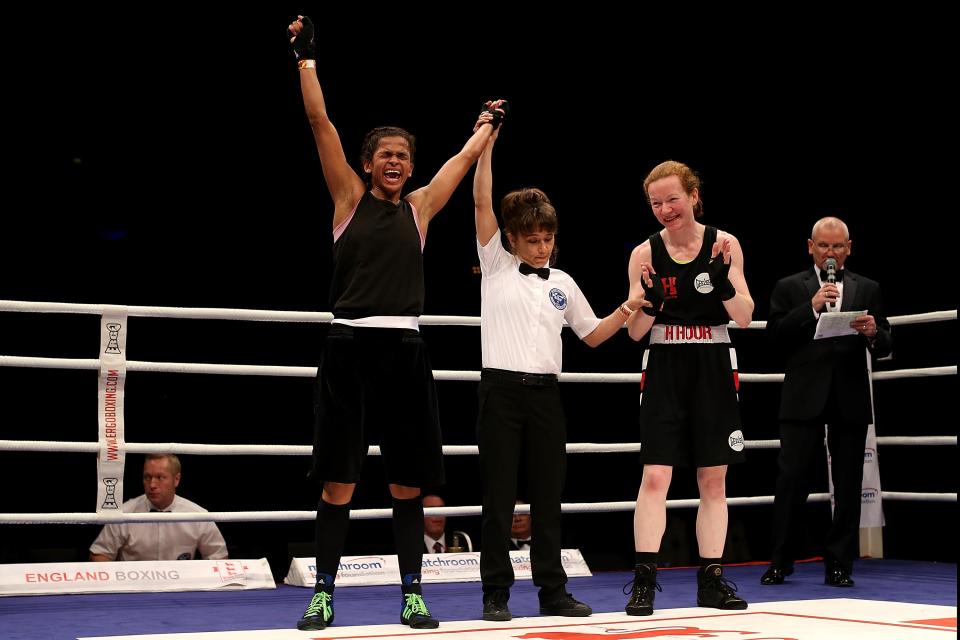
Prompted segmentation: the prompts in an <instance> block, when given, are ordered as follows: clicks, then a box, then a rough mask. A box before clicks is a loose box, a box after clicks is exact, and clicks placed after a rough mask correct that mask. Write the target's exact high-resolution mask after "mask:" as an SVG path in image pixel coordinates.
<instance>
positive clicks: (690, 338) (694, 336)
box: [650, 324, 730, 344]
mask: <svg viewBox="0 0 960 640" xmlns="http://www.w3.org/2000/svg"><path fill="white" fill-rule="evenodd" d="M728 342H730V332H729V330H728V329H727V327H726V325H722V324H721V325H716V326H713V327H711V326H706V325H700V324H697V325H683V324H655V325H653V326H652V327H651V328H650V344H724V343H728Z"/></svg>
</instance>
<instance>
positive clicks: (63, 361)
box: [0, 356, 957, 384]
mask: <svg viewBox="0 0 960 640" xmlns="http://www.w3.org/2000/svg"><path fill="white" fill-rule="evenodd" d="M0 367H27V368H32V369H92V370H94V371H96V370H98V369H99V368H100V361H99V360H97V359H94V358H36V357H29V356H0ZM127 371H128V372H129V371H140V372H150V373H208V374H214V375H240V376H278V377H297V378H314V377H316V375H317V368H316V367H288V366H274V365H256V364H211V363H197V362H146V361H141V360H127ZM955 375H957V367H956V365H953V366H946V367H924V368H921V369H897V370H894V371H875V372H874V373H873V379H874V380H895V379H899V378H927V377H934V376H955ZM640 376H641V374H639V373H561V374H560V381H561V382H604V383H611V382H613V383H616V382H626V383H636V384H639V383H640ZM433 377H434V379H435V380H444V381H450V380H459V381H467V382H471V381H472V382H478V381H479V380H480V372H479V371H449V370H441V369H438V370H435V371H434V372H433ZM739 378H740V381H741V382H783V374H782V373H741V374H740V376H739Z"/></svg>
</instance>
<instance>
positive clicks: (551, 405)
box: [477, 369, 567, 600]
mask: <svg viewBox="0 0 960 640" xmlns="http://www.w3.org/2000/svg"><path fill="white" fill-rule="evenodd" d="M478 395H479V400H480V413H479V416H478V418H477V442H478V444H479V447H480V474H481V477H482V482H483V524H482V527H483V530H482V535H483V540H482V545H483V546H482V551H481V553H480V578H481V580H482V581H483V592H484V593H492V592H495V591H501V590H506V589H509V588H510V587H511V586H512V585H513V580H514V575H513V564H512V563H511V561H510V528H511V524H512V521H513V509H514V504H515V502H516V499H517V484H518V476H519V473H520V469H521V465H523V466H524V470H525V477H526V479H527V486H526V487H525V489H526V497H527V500H528V501H529V503H530V515H531V518H532V523H531V524H532V535H531V541H532V542H531V549H530V562H531V565H532V570H533V582H534V584H536V585H537V586H538V587H540V598H541V600H549V599H551V598H553V597H555V596H556V595H559V594H560V593H561V592H563V590H564V585H565V584H566V582H567V574H566V572H565V571H564V570H563V565H562V564H561V562H560V543H561V538H560V516H561V514H560V496H561V493H562V492H563V483H564V478H565V477H566V441H567V426H566V417H565V415H564V412H563V404H562V403H561V400H560V390H559V388H558V385H557V382H556V380H555V379H554V380H552V381H551V380H549V379H543V378H539V377H537V376H525V375H524V374H519V373H512V372H500V371H498V370H489V369H484V370H483V372H482V373H481V377H480V388H479V391H478Z"/></svg>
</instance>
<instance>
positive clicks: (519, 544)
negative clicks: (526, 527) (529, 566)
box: [517, 538, 530, 547]
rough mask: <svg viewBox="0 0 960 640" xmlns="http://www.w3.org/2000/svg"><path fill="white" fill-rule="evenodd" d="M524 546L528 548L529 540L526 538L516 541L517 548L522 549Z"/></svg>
mask: <svg viewBox="0 0 960 640" xmlns="http://www.w3.org/2000/svg"><path fill="white" fill-rule="evenodd" d="M524 545H526V546H528V547H529V546H530V538H527V539H526V540H517V546H518V547H522V546H524Z"/></svg>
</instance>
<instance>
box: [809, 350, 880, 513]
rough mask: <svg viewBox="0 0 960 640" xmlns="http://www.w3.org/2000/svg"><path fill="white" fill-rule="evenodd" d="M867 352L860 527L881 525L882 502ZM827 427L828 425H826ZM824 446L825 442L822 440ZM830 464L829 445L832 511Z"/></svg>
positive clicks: (870, 370)
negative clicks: (867, 417)
mask: <svg viewBox="0 0 960 640" xmlns="http://www.w3.org/2000/svg"><path fill="white" fill-rule="evenodd" d="M864 352H865V353H866V354H867V376H869V380H870V424H868V425H867V438H866V442H865V443H864V448H863V480H862V482H861V485H860V528H861V529H868V528H870V527H882V526H884V521H883V503H882V501H881V496H880V462H879V460H878V458H877V430H876V428H875V427H874V422H875V421H876V414H875V413H874V404H873V363H872V362H871V359H870V352H869V351H868V350H866V349H864ZM827 428H829V427H827ZM824 445H825V446H826V442H824ZM832 468H833V467H832V465H831V464H830V447H829V446H827V481H828V483H829V490H830V510H831V512H832V511H833V504H834V503H833V473H832Z"/></svg>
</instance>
